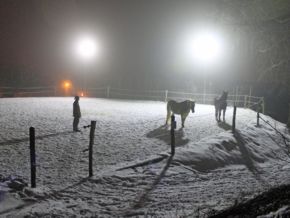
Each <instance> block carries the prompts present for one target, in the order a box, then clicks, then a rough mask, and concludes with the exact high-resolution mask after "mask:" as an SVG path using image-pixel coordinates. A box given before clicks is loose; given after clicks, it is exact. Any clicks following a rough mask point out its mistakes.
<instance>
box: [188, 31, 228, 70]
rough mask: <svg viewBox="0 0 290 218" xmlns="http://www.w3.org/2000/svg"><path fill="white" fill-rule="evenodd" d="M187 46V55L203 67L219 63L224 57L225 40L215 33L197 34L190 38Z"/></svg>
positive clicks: (203, 32) (202, 32)
mask: <svg viewBox="0 0 290 218" xmlns="http://www.w3.org/2000/svg"><path fill="white" fill-rule="evenodd" d="M185 46H186V52H187V55H188V56H189V57H190V58H192V59H193V60H194V61H195V62H197V63H198V64H202V65H206V64H210V63H213V62H217V61H219V60H220V59H221V58H222V56H223V55H224V54H223V53H224V43H223V39H222V38H221V36H220V35H218V34H217V33H215V32H210V31H201V32H196V33H195V34H193V35H191V36H189V37H188V39H187V40H186V44H185Z"/></svg>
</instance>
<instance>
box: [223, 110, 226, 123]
mask: <svg viewBox="0 0 290 218" xmlns="http://www.w3.org/2000/svg"><path fill="white" fill-rule="evenodd" d="M225 116H226V108H225V109H224V110H223V121H224V122H225V121H226V119H225Z"/></svg>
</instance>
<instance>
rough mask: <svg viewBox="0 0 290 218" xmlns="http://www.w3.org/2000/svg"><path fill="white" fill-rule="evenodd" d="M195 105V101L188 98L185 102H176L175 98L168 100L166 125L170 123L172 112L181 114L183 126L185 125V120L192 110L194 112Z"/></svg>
mask: <svg viewBox="0 0 290 218" xmlns="http://www.w3.org/2000/svg"><path fill="white" fill-rule="evenodd" d="M194 107H195V102H194V101H190V100H186V101H183V102H180V103H178V102H176V101H174V100H170V101H168V102H167V117H166V123H165V125H167V124H168V121H169V118H170V116H171V114H172V113H173V114H180V115H181V123H182V128H183V127H184V121H185V119H186V117H187V116H188V114H189V112H190V110H191V111H192V113H194Z"/></svg>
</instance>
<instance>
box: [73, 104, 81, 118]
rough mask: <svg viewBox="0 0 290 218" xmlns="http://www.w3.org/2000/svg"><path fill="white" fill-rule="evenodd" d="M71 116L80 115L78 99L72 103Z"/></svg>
mask: <svg viewBox="0 0 290 218" xmlns="http://www.w3.org/2000/svg"><path fill="white" fill-rule="evenodd" d="M73 116H74V117H78V118H80V117H81V109H80V105H79V102H78V101H75V102H74V103H73Z"/></svg>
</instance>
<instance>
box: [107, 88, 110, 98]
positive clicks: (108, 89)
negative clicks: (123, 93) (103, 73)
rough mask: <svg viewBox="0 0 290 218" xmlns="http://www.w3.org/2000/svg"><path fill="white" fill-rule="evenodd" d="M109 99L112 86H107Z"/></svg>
mask: <svg viewBox="0 0 290 218" xmlns="http://www.w3.org/2000/svg"><path fill="white" fill-rule="evenodd" d="M107 98H110V86H107Z"/></svg>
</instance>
